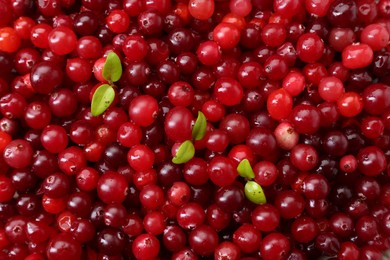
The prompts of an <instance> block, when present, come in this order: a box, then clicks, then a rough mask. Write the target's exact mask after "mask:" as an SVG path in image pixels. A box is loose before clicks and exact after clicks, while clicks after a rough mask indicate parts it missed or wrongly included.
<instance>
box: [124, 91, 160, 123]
mask: <svg viewBox="0 0 390 260" xmlns="http://www.w3.org/2000/svg"><path fill="white" fill-rule="evenodd" d="M157 113H158V104H157V101H156V100H155V99H154V98H153V97H151V96H148V95H143V96H138V97H136V98H134V99H133V100H132V102H131V103H130V106H129V116H130V119H131V120H133V121H134V123H136V124H137V125H139V126H149V125H151V124H152V123H153V122H154V120H155V119H156V118H157Z"/></svg>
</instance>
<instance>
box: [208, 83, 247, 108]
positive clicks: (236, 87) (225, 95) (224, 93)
mask: <svg viewBox="0 0 390 260" xmlns="http://www.w3.org/2000/svg"><path fill="white" fill-rule="evenodd" d="M243 95H244V93H243V89H242V86H241V84H240V83H239V82H238V81H236V80H234V79H232V78H225V77H223V78H219V79H218V80H217V82H216V83H215V86H214V96H215V97H216V99H217V100H218V101H219V102H220V103H221V104H223V105H226V106H233V105H237V104H238V103H240V101H241V99H242V97H243Z"/></svg>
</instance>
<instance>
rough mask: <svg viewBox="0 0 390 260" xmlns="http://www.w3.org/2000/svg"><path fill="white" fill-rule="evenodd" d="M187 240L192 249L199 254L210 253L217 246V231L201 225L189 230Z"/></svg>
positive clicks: (205, 254)
mask: <svg viewBox="0 0 390 260" xmlns="http://www.w3.org/2000/svg"><path fill="white" fill-rule="evenodd" d="M188 241H189V244H190V247H191V248H192V250H194V252H195V253H197V254H199V255H201V256H207V255H211V254H212V253H213V252H214V250H215V248H216V247H217V246H218V241H219V239H218V234H217V232H216V231H215V230H214V229H213V228H211V227H210V226H207V225H201V226H199V227H197V228H195V229H194V230H193V231H191V232H190V234H189V237H188Z"/></svg>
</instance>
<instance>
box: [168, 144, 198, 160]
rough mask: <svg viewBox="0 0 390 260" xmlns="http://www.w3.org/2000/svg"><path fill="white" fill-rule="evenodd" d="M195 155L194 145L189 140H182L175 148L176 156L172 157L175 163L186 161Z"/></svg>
mask: <svg viewBox="0 0 390 260" xmlns="http://www.w3.org/2000/svg"><path fill="white" fill-rule="evenodd" d="M194 155H195V147H194V145H193V144H192V142H191V141H190V140H187V141H184V142H183V143H182V144H181V145H180V147H179V149H178V150H177V153H176V156H175V157H173V158H172V162H173V163H175V164H182V163H186V162H188V161H189V160H191V159H192V158H193V157H194Z"/></svg>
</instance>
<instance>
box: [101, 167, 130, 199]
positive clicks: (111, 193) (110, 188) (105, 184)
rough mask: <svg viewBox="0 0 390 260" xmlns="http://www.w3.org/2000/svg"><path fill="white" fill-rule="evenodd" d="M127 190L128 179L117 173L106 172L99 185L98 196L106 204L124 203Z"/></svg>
mask: <svg viewBox="0 0 390 260" xmlns="http://www.w3.org/2000/svg"><path fill="white" fill-rule="evenodd" d="M127 189H128V187H127V180H126V178H125V177H124V176H123V175H120V174H119V173H116V172H106V173H105V174H103V175H102V176H101V177H100V178H99V181H98V183H97V191H98V196H99V198H100V199H101V200H102V201H104V202H105V203H122V202H123V201H124V200H125V198H126V195H127Z"/></svg>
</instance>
